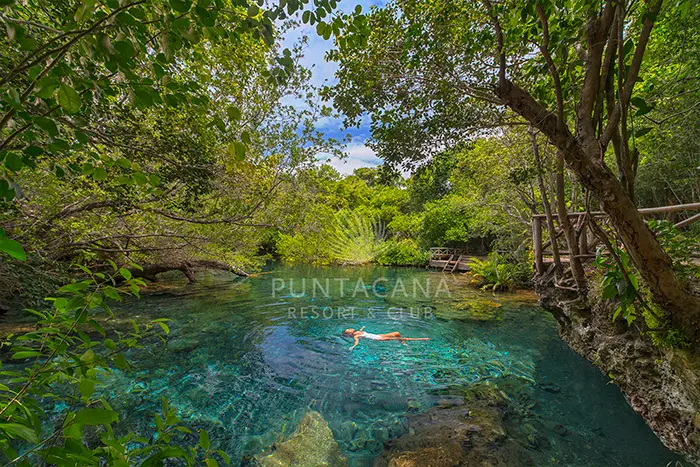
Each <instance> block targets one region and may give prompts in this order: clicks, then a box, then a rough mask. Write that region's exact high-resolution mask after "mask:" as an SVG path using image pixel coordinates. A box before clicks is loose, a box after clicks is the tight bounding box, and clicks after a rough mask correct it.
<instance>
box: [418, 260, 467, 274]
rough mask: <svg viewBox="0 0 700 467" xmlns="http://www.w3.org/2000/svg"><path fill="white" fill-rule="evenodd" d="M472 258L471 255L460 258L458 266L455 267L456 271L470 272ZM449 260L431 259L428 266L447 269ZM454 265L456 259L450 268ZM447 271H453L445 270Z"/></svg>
mask: <svg viewBox="0 0 700 467" xmlns="http://www.w3.org/2000/svg"><path fill="white" fill-rule="evenodd" d="M471 260H472V257H471V256H468V257H463V258H462V259H460V260H459V263H457V268H456V269H455V271H454V272H457V271H459V272H468V271H469V270H470V269H469V261H471ZM447 262H448V261H447V260H446V259H431V260H430V261H429V263H428V266H429V267H431V268H434V269H440V270H442V269H445V266H447ZM452 265H454V261H453V262H452V263H450V269H451V268H452ZM445 272H452V271H445Z"/></svg>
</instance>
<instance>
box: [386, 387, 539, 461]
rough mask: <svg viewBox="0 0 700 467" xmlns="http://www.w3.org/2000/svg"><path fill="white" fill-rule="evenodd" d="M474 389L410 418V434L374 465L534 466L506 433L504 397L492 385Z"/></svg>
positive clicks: (393, 443)
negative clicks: (463, 395) (460, 397)
mask: <svg viewBox="0 0 700 467" xmlns="http://www.w3.org/2000/svg"><path fill="white" fill-rule="evenodd" d="M473 389H474V390H473V392H472V391H470V393H467V394H465V398H464V399H462V400H461V401H460V400H459V399H456V400H451V401H446V402H445V403H441V405H439V406H437V407H432V408H431V409H429V410H428V411H427V412H424V413H422V414H419V415H415V416H412V417H410V418H409V420H408V426H409V432H408V433H407V434H405V435H404V436H401V437H400V438H396V439H393V440H391V441H389V442H387V443H386V444H385V449H384V452H383V453H382V454H381V455H380V456H379V457H378V458H377V459H376V460H375V462H374V467H424V466H430V467H450V466H467V465H469V466H472V465H473V466H494V467H495V466H499V467H501V466H503V467H505V466H527V465H533V461H532V459H531V457H530V456H529V454H528V452H527V450H526V449H525V448H524V447H523V446H522V445H521V444H520V443H517V442H516V441H514V440H513V439H512V438H510V437H509V436H508V435H507V434H506V430H505V426H504V419H503V413H504V409H505V405H506V396H505V395H503V394H502V393H501V392H500V391H499V390H498V389H497V388H496V387H495V386H491V385H476V387H474V388H473ZM465 399H466V401H465ZM447 402H449V403H447Z"/></svg>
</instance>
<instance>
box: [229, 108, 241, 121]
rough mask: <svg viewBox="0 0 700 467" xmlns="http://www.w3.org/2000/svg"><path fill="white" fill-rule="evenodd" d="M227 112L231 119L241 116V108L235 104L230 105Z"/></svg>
mask: <svg viewBox="0 0 700 467" xmlns="http://www.w3.org/2000/svg"><path fill="white" fill-rule="evenodd" d="M226 114H227V115H228V118H230V119H231V120H238V119H240V118H241V115H242V114H241V109H239V108H238V107H236V106H235V105H229V106H228V108H227V109H226Z"/></svg>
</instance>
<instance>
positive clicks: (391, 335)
mask: <svg viewBox="0 0 700 467" xmlns="http://www.w3.org/2000/svg"><path fill="white" fill-rule="evenodd" d="M380 336H382V337H401V333H400V332H388V333H386V334H380Z"/></svg>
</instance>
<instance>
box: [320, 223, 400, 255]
mask: <svg viewBox="0 0 700 467" xmlns="http://www.w3.org/2000/svg"><path fill="white" fill-rule="evenodd" d="M335 218H336V222H335V226H334V228H333V229H331V232H330V235H329V237H328V239H327V241H328V249H329V251H330V252H331V255H332V257H333V259H334V260H335V261H337V262H339V263H342V264H365V263H369V262H370V261H372V260H374V259H375V258H376V257H377V256H378V255H379V254H381V253H382V252H383V251H384V250H386V248H388V246H389V245H388V244H387V243H386V242H385V239H386V228H385V226H384V223H383V222H381V221H380V220H378V219H374V218H368V217H367V216H364V215H362V214H359V213H356V212H347V211H340V212H338V213H337V214H336V216H335Z"/></svg>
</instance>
